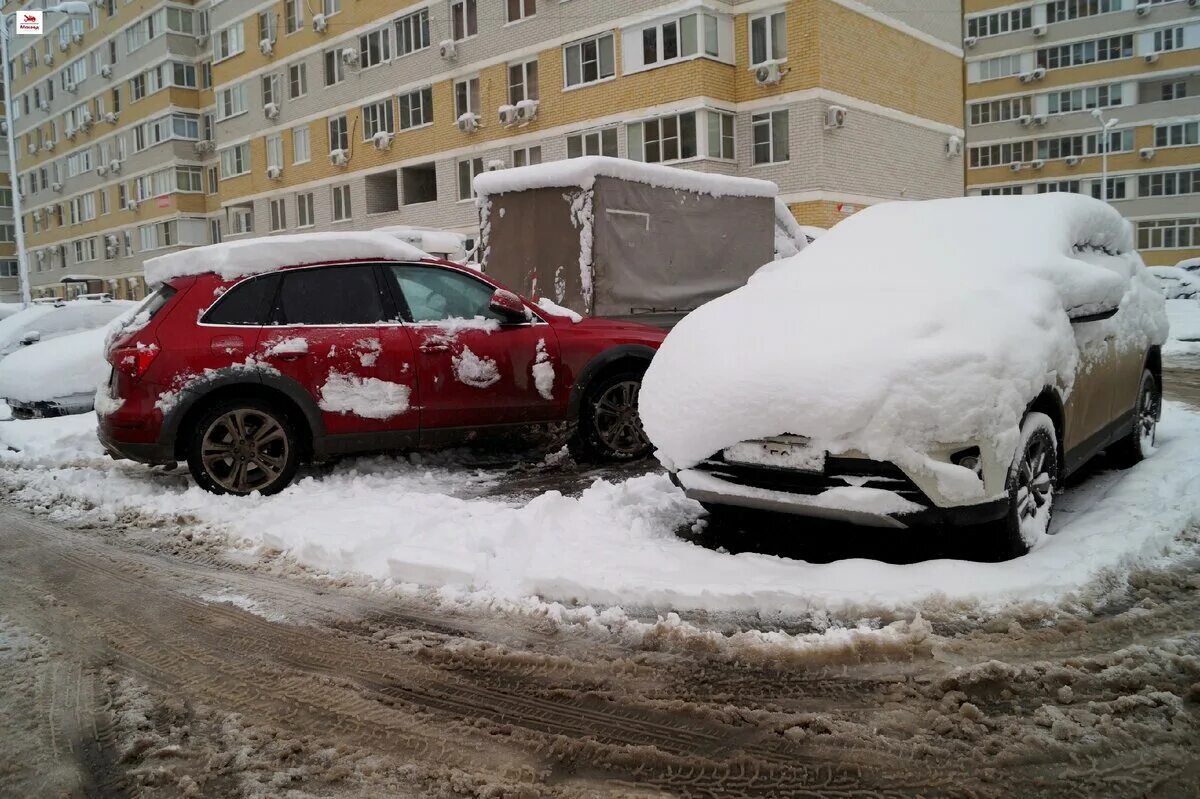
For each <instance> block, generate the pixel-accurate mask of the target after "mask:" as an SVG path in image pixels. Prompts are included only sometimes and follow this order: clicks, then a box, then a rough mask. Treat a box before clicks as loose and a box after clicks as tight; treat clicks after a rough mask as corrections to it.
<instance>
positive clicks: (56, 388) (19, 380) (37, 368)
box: [0, 327, 110, 407]
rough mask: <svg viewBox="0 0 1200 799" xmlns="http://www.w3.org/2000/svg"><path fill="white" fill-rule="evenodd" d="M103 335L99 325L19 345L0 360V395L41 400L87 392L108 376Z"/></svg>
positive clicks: (29, 400) (104, 334)
mask: <svg viewBox="0 0 1200 799" xmlns="http://www.w3.org/2000/svg"><path fill="white" fill-rule="evenodd" d="M106 335H107V330H106V328H103V327H99V328H96V329H95V330H85V331H83V332H82V333H71V334H69V335H66V336H59V337H58V338H54V339H50V340H49V341H43V342H41V343H39V344H33V345H31V346H29V347H22V348H21V349H19V350H17V351H16V352H14V353H13V354H12V355H9V356H8V357H7V358H5V359H4V360H2V361H0V397H4V398H6V399H10V400H19V401H21V402H42V401H45V400H51V399H55V398H57V397H69V396H71V395H73V394H91V393H92V392H94V391H95V390H96V386H97V385H99V384H100V383H101V382H103V381H104V379H105V378H106V377H107V376H108V372H109V368H110V367H109V365H108V362H107V361H105V360H104V338H105V336H106ZM85 407H86V406H85Z"/></svg>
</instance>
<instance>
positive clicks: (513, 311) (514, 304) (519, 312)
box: [488, 289, 529, 323]
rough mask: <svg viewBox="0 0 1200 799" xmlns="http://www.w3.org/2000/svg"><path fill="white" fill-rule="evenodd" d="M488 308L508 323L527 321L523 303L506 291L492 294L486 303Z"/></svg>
mask: <svg viewBox="0 0 1200 799" xmlns="http://www.w3.org/2000/svg"><path fill="white" fill-rule="evenodd" d="M488 308H489V309H491V310H492V311H493V312H495V313H497V314H499V315H500V316H502V317H504V321H506V322H509V323H513V322H527V321H529V312H528V311H527V310H526V308H525V303H523V302H521V298H520V297H518V296H517V295H516V294H513V293H512V292H511V291H508V290H507V289H496V291H495V293H494V294H492V299H491V300H489V301H488Z"/></svg>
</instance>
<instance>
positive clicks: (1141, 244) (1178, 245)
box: [1137, 217, 1200, 250]
mask: <svg viewBox="0 0 1200 799" xmlns="http://www.w3.org/2000/svg"><path fill="white" fill-rule="evenodd" d="M1137 228H1138V249H1139V250H1179V249H1191V248H1193V247H1200V217H1190V218H1185V219H1156V220H1152V221H1146V222H1138V223H1137Z"/></svg>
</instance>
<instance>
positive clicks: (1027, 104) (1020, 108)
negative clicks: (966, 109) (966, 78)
mask: <svg viewBox="0 0 1200 799" xmlns="http://www.w3.org/2000/svg"><path fill="white" fill-rule="evenodd" d="M1032 109H1033V103H1032V98H1031V97H1030V96H1029V95H1025V96H1024V97H1009V98H1005V99H1003V100H990V101H987V102H982V103H973V104H972V105H971V120H970V123H971V124H972V125H987V124H989V123H992V122H1007V121H1009V120H1010V119H1019V118H1020V117H1022V116H1028V115H1031V114H1032V113H1033V110H1032Z"/></svg>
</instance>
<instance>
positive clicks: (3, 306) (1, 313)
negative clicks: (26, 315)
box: [0, 302, 25, 319]
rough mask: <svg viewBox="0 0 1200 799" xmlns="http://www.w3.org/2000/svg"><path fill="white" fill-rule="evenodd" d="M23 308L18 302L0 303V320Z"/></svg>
mask: <svg viewBox="0 0 1200 799" xmlns="http://www.w3.org/2000/svg"><path fill="white" fill-rule="evenodd" d="M24 307H25V306H23V305H21V303H19V302H0V319H7V318H8V317H10V316H12V315H13V314H15V313H17V312H18V311H21V310H22V309H23V308H24Z"/></svg>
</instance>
